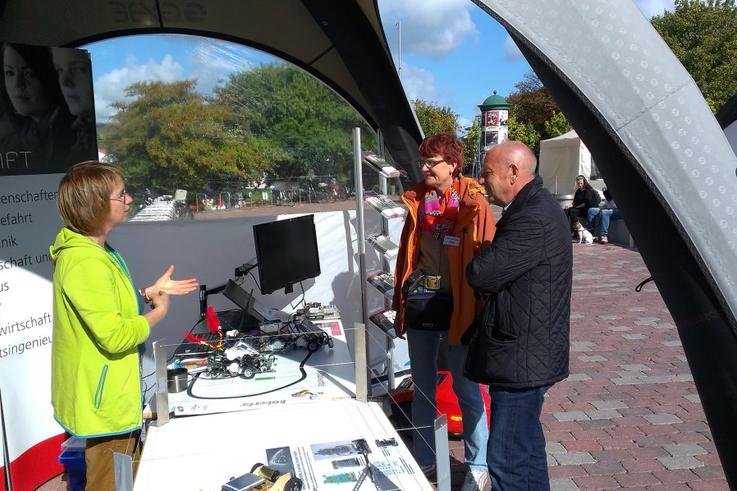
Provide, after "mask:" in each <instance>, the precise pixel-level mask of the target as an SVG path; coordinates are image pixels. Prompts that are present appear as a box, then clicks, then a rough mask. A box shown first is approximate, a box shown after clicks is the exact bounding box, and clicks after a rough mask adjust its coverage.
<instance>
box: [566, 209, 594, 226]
mask: <svg viewBox="0 0 737 491" xmlns="http://www.w3.org/2000/svg"><path fill="white" fill-rule="evenodd" d="M565 212H566V215H568V220H569V221H570V222H571V230H573V223H574V222H576V221H578V222H581V225H583V226H584V227H586V226H587V225H588V224H587V223H586V208H567V209H566V210H565Z"/></svg>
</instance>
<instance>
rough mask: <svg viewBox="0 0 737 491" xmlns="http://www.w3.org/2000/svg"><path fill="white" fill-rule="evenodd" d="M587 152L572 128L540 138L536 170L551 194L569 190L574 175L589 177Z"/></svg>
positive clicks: (588, 155) (589, 157) (588, 154)
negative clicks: (550, 136) (553, 135)
mask: <svg viewBox="0 0 737 491" xmlns="http://www.w3.org/2000/svg"><path fill="white" fill-rule="evenodd" d="M592 168H593V165H592V162H591V152H589V149H588V148H586V145H584V144H583V142H582V141H581V139H580V138H579V137H578V135H577V134H576V132H575V131H574V130H571V131H569V132H568V133H564V134H562V135H560V136H556V137H555V138H550V139H548V140H543V141H541V142H540V165H539V166H538V174H540V177H542V179H543V185H544V186H545V188H547V190H548V191H550V192H551V193H552V194H554V195H555V194H563V195H565V194H573V190H574V187H575V181H576V176H577V175H579V174H582V175H584V176H586V179H589V178H590V177H591V171H592Z"/></svg>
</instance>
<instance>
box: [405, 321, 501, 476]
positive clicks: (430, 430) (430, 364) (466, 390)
mask: <svg viewBox="0 0 737 491" xmlns="http://www.w3.org/2000/svg"><path fill="white" fill-rule="evenodd" d="M440 336H441V333H439V332H437V331H422V330H417V329H409V330H408V331H407V345H408V348H409V359H410V363H411V365H410V369H411V372H412V381H413V382H414V385H415V388H414V391H415V393H414V398H413V400H412V425H413V426H414V427H415V428H418V429H417V430H416V431H413V432H412V440H413V447H414V452H413V453H414V457H415V459H416V460H417V463H418V464H420V465H421V466H423V467H424V466H427V465H430V464H434V463H435V430H434V421H435V409H436V406H437V403H436V398H435V387H436V380H437V375H436V374H437V371H438V364H437V358H438V349H439V346H440ZM467 351H468V347H466V346H463V345H458V346H450V347H449V351H448V365H449V368H450V372H451V374H452V375H453V391H454V392H455V394H456V397H457V398H458V403H459V404H460V406H461V414H462V416H463V445H464V449H465V463H466V466H467V467H468V468H471V469H476V470H486V442H487V439H488V437H489V431H488V429H487V423H486V406H485V404H484V399H483V397H482V396H481V390H480V388H479V384H477V383H475V382H472V381H470V380H468V379H467V378H466V377H465V376H464V375H463V366H464V365H465V363H466V352H467Z"/></svg>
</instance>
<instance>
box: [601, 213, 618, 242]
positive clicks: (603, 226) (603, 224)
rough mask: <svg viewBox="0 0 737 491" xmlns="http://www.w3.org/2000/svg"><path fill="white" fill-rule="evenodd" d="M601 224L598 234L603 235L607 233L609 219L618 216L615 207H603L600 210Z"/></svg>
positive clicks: (614, 218)
mask: <svg viewBox="0 0 737 491" xmlns="http://www.w3.org/2000/svg"><path fill="white" fill-rule="evenodd" d="M600 215H601V225H600V232H599V235H600V236H602V237H603V236H605V235H608V234H609V220H616V219H617V218H620V216H619V209H617V208H605V209H603V210H601V213H600Z"/></svg>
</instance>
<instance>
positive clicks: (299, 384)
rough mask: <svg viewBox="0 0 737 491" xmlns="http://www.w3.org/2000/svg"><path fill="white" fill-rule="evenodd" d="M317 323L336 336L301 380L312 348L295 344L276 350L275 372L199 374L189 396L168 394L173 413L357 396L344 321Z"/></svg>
mask: <svg viewBox="0 0 737 491" xmlns="http://www.w3.org/2000/svg"><path fill="white" fill-rule="evenodd" d="M313 322H314V323H315V324H317V325H318V326H320V327H321V328H322V329H323V330H324V331H325V332H327V333H328V335H330V336H331V337H332V338H333V348H329V347H328V346H327V345H325V346H321V347H320V348H318V350H317V351H316V352H314V353H312V354H311V355H310V357H309V359H308V360H307V362H306V363H305V365H304V370H305V373H306V377H305V378H304V379H303V380H300V378H302V373H301V371H300V369H299V365H300V362H302V361H303V360H304V359H305V357H306V356H307V354H308V351H307V350H306V349H304V348H295V349H293V350H291V351H289V352H287V353H276V354H275V357H276V363H275V367H274V371H273V372H265V373H259V374H257V375H256V376H255V377H254V378H253V379H250V380H246V379H243V378H240V377H235V378H223V379H210V380H208V379H206V378H204V376H202V375H201V376H200V377H199V378H197V379H196V380H195V381H194V383H193V384H192V390H191V395H189V394H188V393H187V392H186V391H183V392H178V393H170V394H169V395H168V397H169V412H170V413H173V414H174V415H175V416H189V415H197V414H211V413H217V412H228V411H240V410H249V409H259V408H262V407H273V406H283V405H291V404H302V403H305V402H310V401H314V400H335V399H346V398H351V397H353V396H354V395H355V390H356V384H355V366H354V363H353V359H352V358H351V355H350V351H349V350H348V345H347V342H346V336H345V330H344V328H343V324H342V323H341V321H340V319H330V320H327V319H326V320H318V321H313ZM191 380H192V379H191V378H190V381H191Z"/></svg>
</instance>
